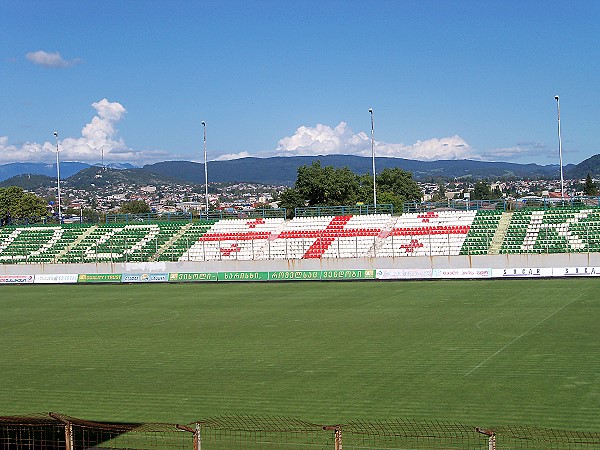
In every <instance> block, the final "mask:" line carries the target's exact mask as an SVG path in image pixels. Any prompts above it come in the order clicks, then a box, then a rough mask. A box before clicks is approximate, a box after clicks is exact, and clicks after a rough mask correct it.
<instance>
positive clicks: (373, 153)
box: [369, 108, 377, 212]
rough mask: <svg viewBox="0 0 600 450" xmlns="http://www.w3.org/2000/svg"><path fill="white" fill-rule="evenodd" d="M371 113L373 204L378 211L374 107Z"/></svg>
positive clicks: (370, 109)
mask: <svg viewBox="0 0 600 450" xmlns="http://www.w3.org/2000/svg"><path fill="white" fill-rule="evenodd" d="M369 112H370V113H371V156H372V157H373V205H374V206H375V212H377V186H376V183H375V124H374V122H373V108H369Z"/></svg>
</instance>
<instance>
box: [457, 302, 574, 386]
mask: <svg viewBox="0 0 600 450" xmlns="http://www.w3.org/2000/svg"><path fill="white" fill-rule="evenodd" d="M582 295H583V292H582V293H581V294H579V295H578V296H577V297H574V298H572V299H571V301H569V303H567V304H565V305H564V306H562V307H560V308H559V309H557V310H556V311H554V312H553V313H552V314H550V315H549V316H547V317H544V318H543V319H542V320H540V321H539V322H538V323H536V324H535V325H533V326H532V327H530V328H528V329H527V330H525V331H523V332H522V333H521V334H520V335H518V336H517V337H516V338H514V339H513V340H512V341H510V342H509V343H508V344H506V345H505V346H504V347H502V348H501V349H500V350H498V351H496V353H494V354H492V355H490V356H488V357H487V358H486V359H484V360H483V361H481V362H480V363H479V364H477V365H476V366H475V367H473V368H472V369H471V370H469V371H468V372H467V373H465V377H466V376H468V375H471V374H472V373H473V372H475V371H476V370H477V369H479V368H480V367H481V366H483V365H484V364H486V363H488V362H489V361H490V360H491V359H492V358H494V357H495V356H496V355H499V354H500V353H502V352H503V351H504V350H506V349H507V348H508V347H510V346H511V345H512V344H514V343H515V342H517V341H518V340H519V339H521V338H522V337H523V336H525V335H526V334H527V333H529V332H530V331H531V330H533V329H534V328H536V327H538V326H540V325H541V324H542V323H544V322H545V321H546V320H548V319H550V318H551V317H552V316H554V315H556V314H558V313H559V312H561V311H562V310H563V309H565V308H566V307H567V306H569V305H570V304H571V303H573V302H574V301H575V300H577V299H578V298H580V297H581V296H582Z"/></svg>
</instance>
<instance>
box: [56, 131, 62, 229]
mask: <svg viewBox="0 0 600 450" xmlns="http://www.w3.org/2000/svg"><path fill="white" fill-rule="evenodd" d="M54 137H55V138H56V187H57V191H58V222H59V223H62V211H61V205H60V160H59V158H58V131H55V132H54Z"/></svg>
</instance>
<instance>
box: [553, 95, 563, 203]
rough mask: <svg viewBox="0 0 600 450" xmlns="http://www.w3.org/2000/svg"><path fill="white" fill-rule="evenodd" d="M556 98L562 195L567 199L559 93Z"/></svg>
mask: <svg viewBox="0 0 600 450" xmlns="http://www.w3.org/2000/svg"><path fill="white" fill-rule="evenodd" d="M554 99H555V100H556V114H557V116H558V158H559V160H560V197H561V200H564V199H565V182H564V179H563V160H562V139H561V137H560V100H559V98H558V95H555V96H554Z"/></svg>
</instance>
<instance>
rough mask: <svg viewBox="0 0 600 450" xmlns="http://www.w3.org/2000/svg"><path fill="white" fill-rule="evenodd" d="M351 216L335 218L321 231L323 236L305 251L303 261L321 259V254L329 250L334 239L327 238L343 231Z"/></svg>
mask: <svg viewBox="0 0 600 450" xmlns="http://www.w3.org/2000/svg"><path fill="white" fill-rule="evenodd" d="M351 217H352V216H335V217H334V218H333V219H331V222H329V225H327V228H325V229H324V230H323V236H320V237H318V238H317V239H316V240H315V242H313V243H312V245H311V246H310V247H309V248H308V250H306V253H304V256H303V257H302V258H303V259H310V258H321V257H322V256H323V253H325V251H326V250H327V249H328V248H329V246H330V245H331V243H332V242H333V241H334V240H335V237H331V236H327V234H330V233H337V232H339V231H342V230H343V229H344V226H346V224H347V223H348V221H349V220H350V218H351Z"/></svg>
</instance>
